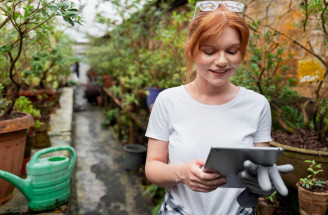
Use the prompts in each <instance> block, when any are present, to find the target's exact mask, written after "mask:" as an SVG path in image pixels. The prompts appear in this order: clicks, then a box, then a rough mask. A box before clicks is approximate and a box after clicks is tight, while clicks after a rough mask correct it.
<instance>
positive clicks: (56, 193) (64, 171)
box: [0, 146, 76, 211]
mask: <svg viewBox="0 0 328 215" xmlns="http://www.w3.org/2000/svg"><path fill="white" fill-rule="evenodd" d="M60 150H68V151H69V152H70V153H71V155H72V156H71V159H69V158H68V157H65V156H52V157H45V158H40V156H41V155H44V154H47V153H49V152H54V151H60ZM75 161H76V155H75V150H74V149H73V148H72V147H71V146H57V147H49V148H46V149H43V150H40V151H38V152H36V153H35V154H34V155H33V156H32V158H31V160H30V161H29V162H28V163H27V165H26V173H27V178H26V179H21V178H19V177H17V176H16V175H13V174H11V173H9V172H5V171H2V170H0V178H3V179H5V180H7V181H9V182H10V183H12V184H13V185H15V186H16V187H17V188H18V189H19V190H20V191H21V192H22V193H23V194H24V196H25V197H26V199H27V201H28V207H29V209H30V210H31V211H44V210H50V209H53V208H56V207H58V206H60V205H62V204H63V203H65V202H66V201H67V200H68V197H69V195H70V178H71V175H72V172H73V168H74V164H75Z"/></svg>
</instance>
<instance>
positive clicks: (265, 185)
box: [237, 160, 294, 207]
mask: <svg viewBox="0 0 328 215" xmlns="http://www.w3.org/2000/svg"><path fill="white" fill-rule="evenodd" d="M244 167H245V170H243V171H241V172H240V173H239V175H238V176H239V178H240V180H241V181H242V182H243V183H244V184H245V185H246V187H247V188H246V189H245V190H244V191H243V192H242V193H240V195H239V196H238V197H237V201H238V203H239V204H240V205H241V206H243V207H254V206H255V205H256V202H257V198H258V197H259V196H262V197H266V196H269V195H271V194H272V193H273V192H274V191H275V190H277V192H279V193H280V194H281V195H282V196H287V194H288V189H287V187H286V185H285V183H284V182H283V180H282V178H281V176H280V174H279V172H281V173H289V172H291V171H293V170H294V167H293V166H292V165H290V164H286V165H281V166H277V165H276V164H274V165H272V166H267V167H266V166H261V165H258V164H255V163H253V162H251V161H249V160H247V161H245V162H244Z"/></svg>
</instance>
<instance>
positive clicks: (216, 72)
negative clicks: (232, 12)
mask: <svg viewBox="0 0 328 215" xmlns="http://www.w3.org/2000/svg"><path fill="white" fill-rule="evenodd" d="M240 45H241V43H240V37H239V34H238V31H237V30H236V29H234V28H231V27H228V26H227V27H225V28H224V29H223V31H222V34H221V35H220V37H219V39H218V40H210V41H209V42H208V43H206V44H204V45H202V46H201V47H200V50H199V52H198V53H197V54H196V56H195V63H196V66H197V77H196V80H197V79H199V81H201V82H199V83H200V84H201V83H204V84H206V85H207V86H208V84H210V85H212V86H216V87H218V86H227V85H228V83H229V78H230V77H231V76H232V74H233V73H234V72H235V71H236V69H237V67H238V66H239V64H240V62H241V60H242V56H241V52H240Z"/></svg>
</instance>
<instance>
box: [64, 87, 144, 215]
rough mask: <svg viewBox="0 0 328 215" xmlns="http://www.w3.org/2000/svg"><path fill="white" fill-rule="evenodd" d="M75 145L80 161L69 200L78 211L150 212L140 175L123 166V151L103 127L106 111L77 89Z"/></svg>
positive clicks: (101, 213)
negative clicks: (92, 103) (143, 196)
mask: <svg viewBox="0 0 328 215" xmlns="http://www.w3.org/2000/svg"><path fill="white" fill-rule="evenodd" d="M74 92H75V99H74V110H75V111H74V114H73V125H72V127H73V132H72V138H73V146H74V147H75V149H76V152H77V164H76V170H75V176H74V177H73V183H72V184H73V187H72V194H71V201H70V214H72V215H75V214H78V215H89V214H90V215H91V214H92V215H97V214H99V215H107V214H108V215H109V214H110V215H129V214H134V215H148V214H150V209H149V208H148V207H147V206H146V204H145V203H144V201H143V199H142V197H141V184H140V182H139V180H138V178H137V177H136V176H135V175H133V174H131V173H128V172H127V171H126V170H125V169H124V167H123V161H124V151H123V149H122V147H121V145H120V144H119V142H118V141H117V140H116V139H115V138H114V136H113V134H112V133H111V131H110V130H109V129H108V128H102V126H101V124H102V122H103V121H104V120H105V114H104V111H103V110H102V109H101V108H99V107H97V106H92V105H89V104H88V103H87V102H86V100H85V99H84V98H83V94H84V87H83V85H80V86H78V87H77V88H76V89H75V90H74Z"/></svg>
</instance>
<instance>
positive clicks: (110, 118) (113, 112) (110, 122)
mask: <svg viewBox="0 0 328 215" xmlns="http://www.w3.org/2000/svg"><path fill="white" fill-rule="evenodd" d="M117 118H118V108H117V107H116V108H113V109H110V110H107V111H106V120H105V122H103V123H102V126H103V127H105V126H114V125H115V124H116V123H117Z"/></svg>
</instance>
